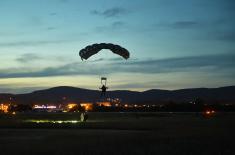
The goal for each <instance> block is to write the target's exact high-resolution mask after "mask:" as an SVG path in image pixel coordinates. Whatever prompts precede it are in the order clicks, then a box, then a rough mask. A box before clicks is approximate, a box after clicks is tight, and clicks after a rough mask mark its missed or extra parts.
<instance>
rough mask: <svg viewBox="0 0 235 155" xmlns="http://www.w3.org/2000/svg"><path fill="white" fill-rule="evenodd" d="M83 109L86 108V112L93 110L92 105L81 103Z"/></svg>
mask: <svg viewBox="0 0 235 155" xmlns="http://www.w3.org/2000/svg"><path fill="white" fill-rule="evenodd" d="M80 105H81V107H84V108H85V110H86V111H91V110H92V109H93V104H92V103H81V104H80Z"/></svg>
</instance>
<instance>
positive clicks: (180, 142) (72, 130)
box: [0, 112, 235, 155]
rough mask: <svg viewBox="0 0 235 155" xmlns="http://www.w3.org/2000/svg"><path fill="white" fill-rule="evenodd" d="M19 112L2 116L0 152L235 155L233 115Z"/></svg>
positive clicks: (3, 154) (7, 154)
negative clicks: (82, 115)
mask: <svg viewBox="0 0 235 155" xmlns="http://www.w3.org/2000/svg"><path fill="white" fill-rule="evenodd" d="M88 116H89V118H88V120H87V122H80V113H16V114H7V115H6V114H1V115H0V150H1V152H0V154H1V155H15V154H20V155H31V154H33V155H35V154H51V155H54V154H55V155H59V154H60V155H61V154H62V155H63V154H68V155H75V154H76V155H78V154H79V155H80V154H81V155H82V154H91V155H93V154H94V155H97V154H112V155H116V154H126V155H130V154H141V155H142V154H167V155H168V154H171V155H172V154H173V155H174V154H180V155H184V154H185V155H198V154H200V155H210V154H211V155H226V154H227V155H231V154H235V148H234V146H235V141H234V138H235V132H234V131H235V114H234V113H219V112H217V113H216V114H214V115H213V116H209V117H205V116H203V115H202V114H201V113H169V112H161V113H160V112H158V113H147V112H146V113H123V112H120V113H119V112H117V113H109V112H106V113H101V112H100V113H94V112H93V113H92V112H91V113H88Z"/></svg>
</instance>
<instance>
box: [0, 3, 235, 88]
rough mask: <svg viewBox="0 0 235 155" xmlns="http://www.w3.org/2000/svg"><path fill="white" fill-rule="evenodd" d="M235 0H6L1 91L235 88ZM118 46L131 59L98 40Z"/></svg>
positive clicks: (1, 12) (0, 31) (0, 8)
mask: <svg viewBox="0 0 235 155" xmlns="http://www.w3.org/2000/svg"><path fill="white" fill-rule="evenodd" d="M234 8H235V1H233V0H180V1H179V0H146V1H144V0H135V1H133V0H50V1H48V0H41V1H38V0H1V1H0V16H1V18H0V19H1V20H0V36H1V37H0V53H1V57H0V61H1V66H0V93H1V92H17V93H22V92H28V91H32V90H35V89H41V88H48V87H53V86H60V85H69V86H75V87H84V88H92V89H97V87H98V86H99V84H100V81H99V78H100V77H101V76H107V77H108V78H109V85H110V88H112V89H130V90H146V89H151V88H158V89H179V88H190V87H219V86H226V85H234V84H235V80H234V79H235V61H234V60H235V28H234V27H235V18H234V15H235V9H234ZM100 42H111V43H115V44H120V45H121V46H123V47H125V48H127V49H128V50H129V51H130V52H131V58H130V59H129V60H128V61H125V60H122V59H120V58H119V57H118V56H117V55H113V54H112V53H111V52H109V51H102V52H100V53H99V54H97V55H96V56H94V57H92V58H91V59H90V60H88V61H86V62H81V60H80V57H79V55H78V52H79V50H80V49H82V48H84V47H85V46H87V45H89V44H93V43H100Z"/></svg>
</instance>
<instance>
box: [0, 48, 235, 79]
mask: <svg viewBox="0 0 235 155" xmlns="http://www.w3.org/2000/svg"><path fill="white" fill-rule="evenodd" d="M234 60H235V54H231V53H229V54H217V55H205V56H190V57H179V58H168V59H150V60H130V61H122V62H121V61H117V60H113V61H110V62H109V63H108V64H107V63H102V61H101V60H100V62H99V61H98V62H97V61H93V62H87V63H86V62H81V63H77V62H76V63H69V64H65V65H62V66H58V67H48V68H44V69H41V70H35V69H25V68H24V69H21V68H10V69H4V70H0V78H16V77H50V76H69V75H101V74H113V73H143V74H158V73H174V72H175V73H177V72H188V73H192V72H198V71H200V72H204V73H206V74H210V73H215V72H216V73H218V74H229V75H235V61H234Z"/></svg>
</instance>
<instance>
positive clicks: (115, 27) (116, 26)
mask: <svg viewBox="0 0 235 155" xmlns="http://www.w3.org/2000/svg"><path fill="white" fill-rule="evenodd" d="M125 28H126V23H125V22H122V21H115V22H113V23H111V24H110V25H107V26H97V27H96V28H95V32H97V33H101V32H102V33H103V32H112V33H113V32H114V31H120V30H124V29H125Z"/></svg>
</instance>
